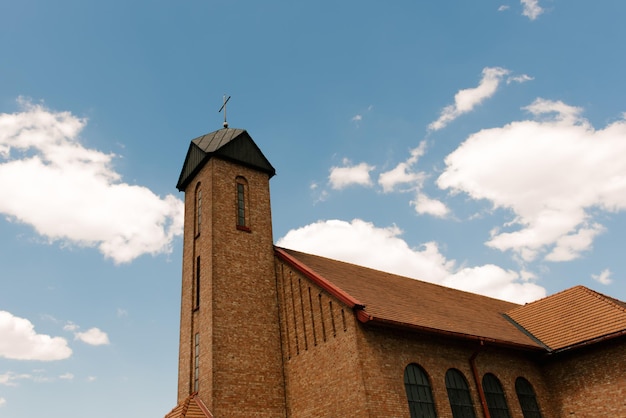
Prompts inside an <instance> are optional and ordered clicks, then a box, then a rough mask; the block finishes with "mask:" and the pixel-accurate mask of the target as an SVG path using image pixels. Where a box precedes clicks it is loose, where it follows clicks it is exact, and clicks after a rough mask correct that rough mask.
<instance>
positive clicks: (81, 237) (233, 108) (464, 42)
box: [0, 0, 626, 418]
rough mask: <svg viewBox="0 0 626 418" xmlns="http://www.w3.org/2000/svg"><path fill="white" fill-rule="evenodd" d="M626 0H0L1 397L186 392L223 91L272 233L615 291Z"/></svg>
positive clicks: (337, 253)
mask: <svg viewBox="0 0 626 418" xmlns="http://www.w3.org/2000/svg"><path fill="white" fill-rule="evenodd" d="M625 12H626V4H624V3H623V2H622V1H618V0H606V1H603V2H601V4H600V3H595V2H589V1H581V0H568V1H562V0H552V1H548V0H521V1H517V0H515V1H514V0H509V1H506V0H504V1H490V0H487V1H462V2H461V1H459V2H452V3H450V2H448V3H446V2H410V1H396V2H379V1H352V0H346V1H342V2H327V1H317V2H307V3H303V2H286V1H271V0H270V1H266V2H248V1H243V0H242V1H227V2H214V1H206V0H205V1H199V0H185V1H176V2H174V1H161V0H151V1H145V0H137V1H132V2H127V1H124V2H122V1H117V0H112V1H108V2H85V1H70V0H59V1H55V2H49V1H43V0H21V1H19V2H9V1H4V2H0V36H1V39H2V40H3V42H2V43H1V47H0V53H1V59H0V263H1V266H2V270H1V271H2V273H0V417H10V418H24V417H32V416H46V417H50V418H57V417H82V416H86V415H88V416H90V417H94V418H99V417H111V416H137V417H154V416H163V415H164V414H165V413H167V412H168V411H169V410H170V409H171V408H172V407H173V406H175V404H176V379H177V370H176V369H177V358H178V357H177V356H178V321H179V317H178V315H179V303H180V301H179V295H180V289H179V285H180V272H181V250H182V248H181V247H182V245H181V232H182V228H181V224H180V222H181V221H182V219H181V210H182V198H183V196H182V194H181V193H179V192H178V191H177V190H176V189H175V184H176V181H177V179H178V175H179V173H180V169H181V167H182V163H183V160H184V157H185V153H186V151H187V147H188V145H189V141H190V140H192V139H193V138H195V137H197V136H200V135H202V134H205V133H207V132H211V131H213V130H216V129H219V128H221V124H222V117H223V116H222V114H220V113H218V109H219V108H220V106H221V104H222V98H223V95H224V94H227V95H229V96H231V97H232V98H231V99H230V102H229V104H228V121H229V124H230V126H231V127H236V128H244V129H247V130H248V132H249V133H250V134H251V136H252V137H253V138H254V139H255V141H256V143H257V144H258V145H259V147H260V148H261V149H262V151H263V152H264V154H265V155H266V156H267V157H268V159H269V160H270V161H271V162H272V164H273V165H274V167H275V168H276V169H277V173H278V175H277V176H276V177H274V178H273V179H272V181H271V190H272V211H273V225H274V240H275V241H276V242H277V243H278V244H279V245H282V246H286V247H291V248H295V249H299V250H303V251H308V252H313V253H317V254H321V255H326V256H330V257H334V258H340V259H344V260H347V261H351V262H355V263H358V264H364V265H368V266H371V267H374V268H379V269H384V270H390V271H393V272H397V273H399V274H403V275H407V276H411V277H417V278H420V279H422V280H426V281H431V282H435V283H440V284H444V285H448V286H453V287H456V288H460V289H465V290H469V291H473V292H477V293H482V294H486V295H490V296H494V297H499V298H504V299H507V300H511V301H515V302H518V303H524V302H528V301H532V300H535V299H538V298H541V297H544V296H546V295H549V294H553V293H556V292H559V291H561V290H564V289H566V288H568V287H571V286H574V285H578V284H583V285H585V286H588V287H591V288H593V289H594V290H597V291H599V292H602V293H605V294H608V295H610V296H613V297H616V298H618V299H621V300H626V284H625V277H626V261H625V260H624V257H623V252H624V248H625V247H626V241H625V238H624V234H623V231H624V229H625V227H626V214H625V213H624V211H625V209H626V120H625V118H626V116H625V112H626V103H625V102H624V97H626V83H625V82H624V68H625V64H626V62H625V60H626V58H625V57H624V54H623V53H622V52H623V51H622V50H623V43H624V39H626V27H625V26H624V25H623V22H622V16H624V13H625ZM86 410H88V411H89V412H88V413H86V412H85V411H86Z"/></svg>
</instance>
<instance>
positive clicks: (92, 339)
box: [74, 328, 109, 345]
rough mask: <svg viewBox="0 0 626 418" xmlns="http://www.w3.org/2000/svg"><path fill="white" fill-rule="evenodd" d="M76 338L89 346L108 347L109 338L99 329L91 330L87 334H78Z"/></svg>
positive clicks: (75, 335)
mask: <svg viewBox="0 0 626 418" xmlns="http://www.w3.org/2000/svg"><path fill="white" fill-rule="evenodd" d="M74 338H75V339H77V340H79V341H82V342H84V343H85V344H89V345H108V344H109V336H108V335H107V333H106V332H104V331H102V330H100V329H99V328H90V329H88V330H87V331H85V332H77V333H75V334H74Z"/></svg>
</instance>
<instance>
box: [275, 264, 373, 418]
mask: <svg viewBox="0 0 626 418" xmlns="http://www.w3.org/2000/svg"><path fill="white" fill-rule="evenodd" d="M276 270H277V276H276V279H277V282H276V283H277V288H278V294H279V298H280V316H281V333H282V341H283V344H282V348H283V359H284V362H285V382H286V393H287V411H288V416H289V417H365V416H368V412H367V402H366V397H365V392H364V386H363V381H362V377H361V376H362V370H361V364H360V359H359V354H358V347H357V340H356V324H355V318H354V315H353V313H352V310H350V309H348V308H347V307H345V306H344V305H343V304H341V303H340V302H338V301H337V300H336V299H335V298H333V297H331V296H330V295H328V294H327V293H326V292H324V291H322V290H321V289H320V288H319V287H317V286H316V285H314V284H312V283H311V282H310V281H309V280H308V279H306V278H304V277H303V276H301V275H300V274H299V273H297V272H294V271H292V270H291V269H290V268H289V267H288V266H285V265H284V264H282V263H281V262H279V261H277V268H276Z"/></svg>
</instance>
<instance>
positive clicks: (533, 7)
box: [520, 0, 544, 20]
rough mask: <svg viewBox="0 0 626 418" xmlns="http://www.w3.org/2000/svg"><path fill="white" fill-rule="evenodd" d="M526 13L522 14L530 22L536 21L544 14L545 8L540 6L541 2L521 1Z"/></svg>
mask: <svg viewBox="0 0 626 418" xmlns="http://www.w3.org/2000/svg"><path fill="white" fill-rule="evenodd" d="M520 2H521V3H522V6H523V7H524V11H523V12H522V14H523V15H524V16H526V17H528V18H529V19H530V20H535V19H537V18H538V17H539V15H540V14H542V13H543V11H544V10H543V8H542V7H541V6H539V0H520Z"/></svg>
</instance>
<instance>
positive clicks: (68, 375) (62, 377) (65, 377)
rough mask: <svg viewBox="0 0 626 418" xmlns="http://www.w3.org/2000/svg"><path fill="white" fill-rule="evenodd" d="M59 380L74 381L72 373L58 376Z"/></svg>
mask: <svg viewBox="0 0 626 418" xmlns="http://www.w3.org/2000/svg"><path fill="white" fill-rule="evenodd" d="M59 379H61V380H74V375H73V374H72V373H69V372H68V373H64V374H62V375H61V376H59Z"/></svg>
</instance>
